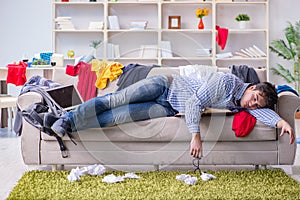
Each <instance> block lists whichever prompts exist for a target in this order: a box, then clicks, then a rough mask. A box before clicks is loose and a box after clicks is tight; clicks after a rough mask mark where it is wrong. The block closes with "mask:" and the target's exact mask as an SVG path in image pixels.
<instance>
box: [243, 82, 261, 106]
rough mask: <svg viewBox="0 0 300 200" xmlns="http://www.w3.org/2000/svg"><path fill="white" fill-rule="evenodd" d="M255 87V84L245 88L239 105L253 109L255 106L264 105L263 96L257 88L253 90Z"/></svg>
mask: <svg viewBox="0 0 300 200" xmlns="http://www.w3.org/2000/svg"><path fill="white" fill-rule="evenodd" d="M255 88H256V86H255V85H253V86H250V87H249V88H247V90H246V91H245V93H244V95H243V97H242V99H241V102H240V104H241V107H243V108H247V109H250V110H254V109H257V108H264V107H265V106H266V102H265V100H264V97H263V96H262V94H261V93H259V91H258V90H255Z"/></svg>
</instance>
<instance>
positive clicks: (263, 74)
mask: <svg viewBox="0 0 300 200" xmlns="http://www.w3.org/2000/svg"><path fill="white" fill-rule="evenodd" d="M218 71H221V72H228V73H230V69H229V68H221V67H218ZM255 71H256V73H257V75H258V77H259V80H260V81H261V82H263V81H267V71H266V68H261V69H257V68H256V69H255ZM172 74H180V70H179V68H178V67H154V68H152V69H151V71H150V72H149V74H148V77H149V76H155V75H167V76H168V75H172ZM52 78H53V81H55V82H57V83H60V84H63V85H66V84H73V85H75V86H77V82H78V76H76V77H73V76H69V75H67V74H65V68H58V67H57V68H55V70H54V72H53V77H52ZM117 82H118V80H116V81H113V82H109V81H108V84H107V87H106V88H105V89H103V90H98V96H101V95H105V94H107V93H110V92H114V91H116V90H117V89H118V86H117Z"/></svg>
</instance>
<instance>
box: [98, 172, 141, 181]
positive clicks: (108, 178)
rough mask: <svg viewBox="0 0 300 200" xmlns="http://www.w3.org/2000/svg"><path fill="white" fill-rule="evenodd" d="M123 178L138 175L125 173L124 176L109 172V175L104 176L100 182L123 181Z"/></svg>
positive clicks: (132, 177)
mask: <svg viewBox="0 0 300 200" xmlns="http://www.w3.org/2000/svg"><path fill="white" fill-rule="evenodd" d="M125 178H131V179H138V178H140V177H139V176H138V175H136V174H134V173H126V174H125V175H124V176H115V175H114V174H110V175H107V176H105V177H104V178H103V179H102V182H105V183H118V182H122V181H124V180H125Z"/></svg>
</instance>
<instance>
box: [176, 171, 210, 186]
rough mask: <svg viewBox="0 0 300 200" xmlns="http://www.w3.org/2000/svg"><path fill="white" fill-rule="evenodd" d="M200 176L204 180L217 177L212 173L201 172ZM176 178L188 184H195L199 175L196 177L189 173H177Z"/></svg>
mask: <svg viewBox="0 0 300 200" xmlns="http://www.w3.org/2000/svg"><path fill="white" fill-rule="evenodd" d="M200 178H201V179H202V180H203V181H208V180H210V179H215V178H216V177H215V176H214V175H212V174H208V173H205V172H201V176H200ZM176 179H177V180H179V181H183V182H185V183H186V184H188V185H195V184H196V183H197V182H198V178H197V177H194V176H191V175H188V174H180V175H177V176H176Z"/></svg>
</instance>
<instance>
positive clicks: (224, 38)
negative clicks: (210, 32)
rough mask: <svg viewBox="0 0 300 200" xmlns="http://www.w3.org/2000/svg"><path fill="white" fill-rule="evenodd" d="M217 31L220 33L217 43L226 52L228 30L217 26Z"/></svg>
mask: <svg viewBox="0 0 300 200" xmlns="http://www.w3.org/2000/svg"><path fill="white" fill-rule="evenodd" d="M216 30H217V32H218V33H217V37H216V41H217V43H218V45H219V46H220V47H221V49H222V50H224V48H225V46H226V43H227V37H228V29H227V28H221V27H220V26H216Z"/></svg>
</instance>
